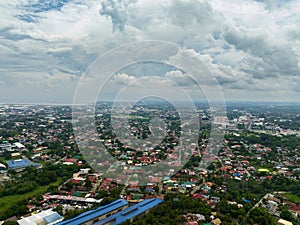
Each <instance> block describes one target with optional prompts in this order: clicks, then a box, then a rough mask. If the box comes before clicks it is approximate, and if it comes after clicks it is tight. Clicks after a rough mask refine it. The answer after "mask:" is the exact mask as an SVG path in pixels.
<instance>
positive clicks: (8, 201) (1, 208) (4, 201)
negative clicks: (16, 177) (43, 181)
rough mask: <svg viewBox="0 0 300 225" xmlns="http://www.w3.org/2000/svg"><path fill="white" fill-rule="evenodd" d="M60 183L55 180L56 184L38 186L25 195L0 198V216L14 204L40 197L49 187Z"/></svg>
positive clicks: (58, 180) (59, 180)
mask: <svg viewBox="0 0 300 225" xmlns="http://www.w3.org/2000/svg"><path fill="white" fill-rule="evenodd" d="M60 182H61V179H57V181H56V182H54V183H52V184H49V185H47V186H38V187H37V188H36V189H35V190H33V191H31V192H28V193H25V194H16V195H9V196H4V197H1V198H0V215H1V214H3V213H4V212H5V211H6V210H7V209H8V208H9V207H10V206H11V205H13V204H16V203H18V202H20V201H22V200H26V199H30V198H32V197H34V196H37V195H41V194H44V193H46V192H47V189H48V187H49V186H51V185H54V186H58V185H59V183H60Z"/></svg>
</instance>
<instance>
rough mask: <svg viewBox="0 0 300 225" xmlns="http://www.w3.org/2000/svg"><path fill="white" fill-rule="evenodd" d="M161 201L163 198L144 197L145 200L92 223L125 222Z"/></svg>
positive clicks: (112, 223) (113, 223)
mask: <svg viewBox="0 0 300 225" xmlns="http://www.w3.org/2000/svg"><path fill="white" fill-rule="evenodd" d="M162 202H163V200H161V199H158V198H150V199H146V200H144V201H142V202H139V203H137V204H135V205H133V206H130V207H129V208H127V209H124V210H122V211H121V212H118V213H116V214H114V215H111V216H110V217H107V218H105V219H103V220H101V221H99V222H96V223H94V225H103V224H110V225H117V224H121V223H123V222H125V221H126V220H129V219H132V218H134V217H136V216H138V215H140V214H142V213H144V212H146V211H147V210H149V209H152V208H153V207H155V206H157V205H159V204H160V203H162Z"/></svg>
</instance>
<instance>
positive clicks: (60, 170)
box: [0, 103, 300, 225]
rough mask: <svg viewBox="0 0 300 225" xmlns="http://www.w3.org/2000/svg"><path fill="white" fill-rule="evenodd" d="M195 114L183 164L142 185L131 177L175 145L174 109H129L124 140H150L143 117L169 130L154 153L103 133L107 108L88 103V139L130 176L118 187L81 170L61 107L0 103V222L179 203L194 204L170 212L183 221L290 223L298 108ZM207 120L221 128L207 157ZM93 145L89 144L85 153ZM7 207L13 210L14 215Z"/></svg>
mask: <svg viewBox="0 0 300 225" xmlns="http://www.w3.org/2000/svg"><path fill="white" fill-rule="evenodd" d="M278 108H280V109H281V111H279V110H278ZM198 109H199V111H198V115H199V122H200V130H199V140H198V143H191V144H190V145H189V147H190V149H191V150H192V155H191V158H190V159H189V160H188V161H187V163H186V164H185V165H183V166H182V168H180V169H179V170H178V171H177V170H173V171H172V170H171V171H168V173H167V175H165V176H163V177H162V174H163V173H161V174H160V173H154V174H148V175H146V174H145V176H148V177H147V182H146V183H143V182H142V181H141V180H140V179H139V178H138V176H136V175H135V173H138V172H142V173H143V171H144V168H146V167H147V166H148V165H151V164H155V163H158V162H160V161H162V160H164V159H165V158H167V157H168V156H169V155H171V154H172V152H173V151H174V149H175V148H176V145H177V144H178V140H179V139H180V127H181V125H180V119H178V117H176V110H175V109H172V108H166V107H165V106H164V107H162V106H160V105H156V106H155V107H153V104H149V105H147V104H143V105H142V106H139V107H138V108H135V109H133V110H132V114H131V117H130V124H131V129H130V132H132V136H133V137H134V138H137V139H140V140H143V139H145V138H147V137H148V136H149V135H151V129H150V130H149V128H148V124H147V123H148V121H149V119H150V118H152V117H153V116H159V117H161V118H163V119H164V120H165V121H166V124H168V126H167V128H168V129H169V130H168V132H166V133H165V134H166V137H167V138H165V139H164V141H162V142H161V143H159V144H158V145H157V146H149V145H147V144H146V145H144V146H140V148H139V149H132V148H130V147H128V146H129V143H128V142H126V143H125V144H124V143H121V142H120V141H119V140H118V138H117V136H116V135H115V133H114V132H113V128H112V127H111V124H110V119H109V115H110V110H109V103H105V104H102V103H99V105H97V112H98V114H97V115H98V118H96V122H97V124H98V125H97V127H98V128H99V130H98V132H99V136H98V139H99V140H100V142H101V143H103V145H104V146H105V148H106V149H107V151H108V152H109V153H110V154H111V155H112V156H113V157H115V158H116V159H117V160H118V161H119V162H120V165H121V168H122V170H124V171H125V172H126V173H125V174H126V175H127V173H128V174H130V175H131V178H132V179H130V180H126V179H127V178H126V176H124V174H123V175H122V174H120V175H118V176H111V177H110V176H109V173H107V174H106V173H103V171H101V170H97V169H95V168H97V167H94V166H92V165H89V164H88V163H87V161H86V160H85V158H84V157H83V156H82V155H81V152H80V150H79V148H78V146H77V145H76V141H75V136H74V133H73V132H72V124H71V117H72V110H71V107H69V106H37V105H1V107H0V122H1V129H0V154H1V156H0V157H1V158H0V160H1V161H0V182H1V187H0V195H1V200H0V205H1V209H0V215H1V219H2V220H3V222H4V221H16V222H17V223H18V224H40V223H43V224H61V225H63V224H122V223H124V224H126V223H128V221H131V222H130V223H132V224H134V222H135V221H139V220H141V219H143V218H148V215H149V216H150V215H152V214H151V213H152V211H153V212H155V208H159V207H160V205H164V204H170V202H173V203H172V204H173V205H174V206H173V207H175V205H176V204H180V202H181V201H183V202H184V201H185V198H188V199H190V200H189V201H190V202H191V203H190V204H192V203H193V204H200V205H199V206H198V207H199V209H198V210H190V211H188V210H187V211H180V210H179V209H176V210H175V209H174V212H175V211H176V212H178V214H177V216H178V218H177V219H178V221H181V223H183V224H232V223H238V224H252V222H253V224H254V223H255V220H253V219H252V217H253V218H255V215H252V214H254V212H256V211H255V210H258V209H261V210H265V211H262V212H261V211H259V212H256V213H258V214H259V213H262V214H266V215H268V216H270V218H271V219H270V221H273V222H274V221H275V222H276V224H296V221H299V216H300V204H299V203H300V202H299V198H300V197H299V196H298V194H297V193H299V188H300V186H299V177H300V142H299V135H300V130H299V124H300V114H299V111H298V109H299V106H297V105H289V106H281V105H276V104H275V105H272V104H270V105H268V106H267V107H266V106H259V105H252V104H248V105H247V104H245V105H243V104H237V103H236V104H234V103H232V104H229V105H228V109H227V115H228V116H227V117H222V116H216V117H212V113H211V110H210V108H209V107H208V106H207V105H205V104H199V105H198ZM212 123H213V124H215V125H216V126H217V127H218V129H220V130H221V131H224V138H223V141H222V145H221V146H219V149H218V151H217V153H216V154H214V152H211V151H209V148H207V143H208V140H209V138H210V137H209V133H210V127H211V124H212ZM96 140H97V137H94V136H91V137H90V138H89V141H90V143H91V144H90V145H91V146H90V147H89V148H90V149H92V150H94V148H95V147H94V145H93V142H95V141H96ZM202 157H205V158H206V159H209V162H211V163H210V164H209V165H208V167H207V168H202V167H200V164H199V162H200V161H201V158H202ZM102 163H104V164H105V162H102ZM144 173H145V172H144ZM125 180H126V181H125ZM172 204H171V205H172ZM16 205H18V208H20V210H14V207H16ZM165 207H170V206H165ZM201 208H202V209H201ZM204 209H205V210H204ZM160 210H161V209H160ZM147 212H149V213H147ZM146 213H147V214H146ZM145 215H147V216H145ZM225 215H227V217H225ZM265 218H268V217H267V216H265ZM288 219H290V220H292V221H289V220H288ZM39 221H43V222H39ZM126 221H127V222H126ZM251 221H252V222H251ZM137 223H138V222H137ZM258 224H259V223H258ZM262 224H266V223H262ZM270 224H272V222H270Z"/></svg>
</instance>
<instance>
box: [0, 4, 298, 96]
mask: <svg viewBox="0 0 300 225" xmlns="http://www.w3.org/2000/svg"><path fill="white" fill-rule="evenodd" d="M36 2H38V4H37V5H35V6H34V5H33V1H30V0H12V1H9V2H6V1H3V2H0V15H1V20H0V68H1V69H0V81H1V82H0V89H1V91H0V92H1V95H2V96H3V94H5V93H4V92H3V90H4V89H3V88H7V87H6V86H5V85H11V90H12V92H11V95H10V97H9V98H11V99H14V98H16V99H17V98H19V96H16V97H14V94H13V93H14V92H13V90H14V88H15V86H16V85H18V84H19V83H22V84H24V85H25V84H26V85H27V92H28V93H30V91H31V90H32V88H33V87H49V90H50V87H51V90H64V85H66V84H68V85H67V86H68V87H69V88H68V89H65V91H66V92H67V91H68V93H66V95H65V96H68V97H67V98H66V99H65V100H66V101H72V99H71V98H70V96H71V94H70V93H72V90H74V89H75V86H76V82H75V81H76V80H77V77H79V76H80V75H81V74H82V73H83V72H84V71H85V70H86V69H87V67H88V66H89V65H90V64H91V63H92V62H93V61H94V60H95V59H96V58H97V57H98V56H99V55H101V54H103V53H105V52H106V51H107V50H110V49H112V48H114V47H116V46H118V45H120V44H124V43H127V42H131V41H136V40H148V39H150V40H153V39H156V40H165V41H171V42H176V43H178V44H180V45H182V46H184V47H186V48H190V49H192V51H194V52H195V53H197V55H198V56H199V57H201V59H202V60H203V61H204V62H205V64H206V66H207V67H208V68H209V69H210V70H211V71H212V72H213V74H214V75H215V76H216V78H217V80H218V82H219V83H220V85H221V86H222V88H223V91H224V92H227V93H230V95H229V96H230V98H232V96H233V95H234V91H237V92H236V93H237V95H239V96H243V97H244V98H245V99H247V98H251V96H252V95H253V94H252V92H250V91H249V90H251V91H255V90H259V91H261V92H265V93H266V94H265V95H268V93H269V94H270V96H269V97H270V98H272V96H273V95H274V93H276V92H273V91H275V90H276V91H277V93H279V92H278V90H280V93H281V94H282V95H283V96H284V95H285V94H286V99H287V100H288V99H289V96H290V95H291V93H294V94H295V95H297V94H299V88H297V87H298V86H299V76H300V68H299V67H300V33H299V32H298V30H300V23H299V21H300V14H299V8H300V1H299V0H292V1H281V0H276V1H271V0H256V1H254V0H232V1H227V0H211V1H207V0H163V1H161V0H154V1H148V0H126V1H118V0H102V1H98V0H86V1H83V0H70V1H61V2H60V5H57V7H55V6H52V8H51V7H49V6H47V5H43V4H41V1H36ZM53 4H54V3H53ZM30 6H31V7H32V8H30ZM30 20H32V21H30ZM154 71H155V70H154ZM153 75H154V76H155V75H157V74H155V73H154V74H153ZM166 77H168V78H170V79H171V80H173V81H175V82H176V83H178V84H180V85H182V86H184V87H185V88H188V87H191V86H192V85H190V81H189V80H188V79H186V77H185V75H184V73H181V72H180V71H175V70H173V71H170V72H169V73H167V74H166ZM116 79H117V80H118V82H117V80H115V82H114V85H120V84H121V83H122V82H123V84H126V82H127V84H128V82H131V81H134V79H135V78H134V77H133V76H131V75H127V74H119V75H117V78H116ZM155 79H156V78H155ZM155 79H154V80H155ZM269 83H274V85H272V86H271V85H269ZM275 84H276V85H275ZM4 86H5V87H4ZM24 88H26V87H24ZM112 88H113V87H112ZM5 90H6V89H5ZM242 91H244V93H243V94H241V92H242ZM57 92H58V91H57ZM32 96H34V94H28V99H29V100H30V98H32ZM49 96H50V95H49ZM62 96H63V95H62ZM9 98H7V99H9ZM25 98H26V95H25V96H24V99H25ZM43 98H44V99H43V101H44V100H47V95H46V94H45V95H43ZM283 98H284V97H283ZM52 99H53V97H51V98H50V97H49V98H48V100H52ZM274 99H276V97H274ZM0 101H1V99H0Z"/></svg>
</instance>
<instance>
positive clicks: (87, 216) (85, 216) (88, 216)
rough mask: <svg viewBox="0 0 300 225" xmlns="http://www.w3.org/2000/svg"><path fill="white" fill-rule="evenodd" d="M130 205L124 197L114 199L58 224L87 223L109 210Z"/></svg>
mask: <svg viewBox="0 0 300 225" xmlns="http://www.w3.org/2000/svg"><path fill="white" fill-rule="evenodd" d="M126 205H128V202H127V201H125V200H124V199H118V200H116V201H113V202H111V203H109V204H107V205H104V206H100V207H98V208H96V209H93V210H89V211H87V212H85V213H82V214H80V215H78V216H76V217H74V218H72V219H69V220H66V221H62V222H60V223H58V224H57V225H78V224H82V223H85V222H87V221H90V220H93V219H94V218H98V217H100V216H102V215H105V214H106V213H108V212H111V211H113V210H116V209H118V208H120V207H123V206H126Z"/></svg>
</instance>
